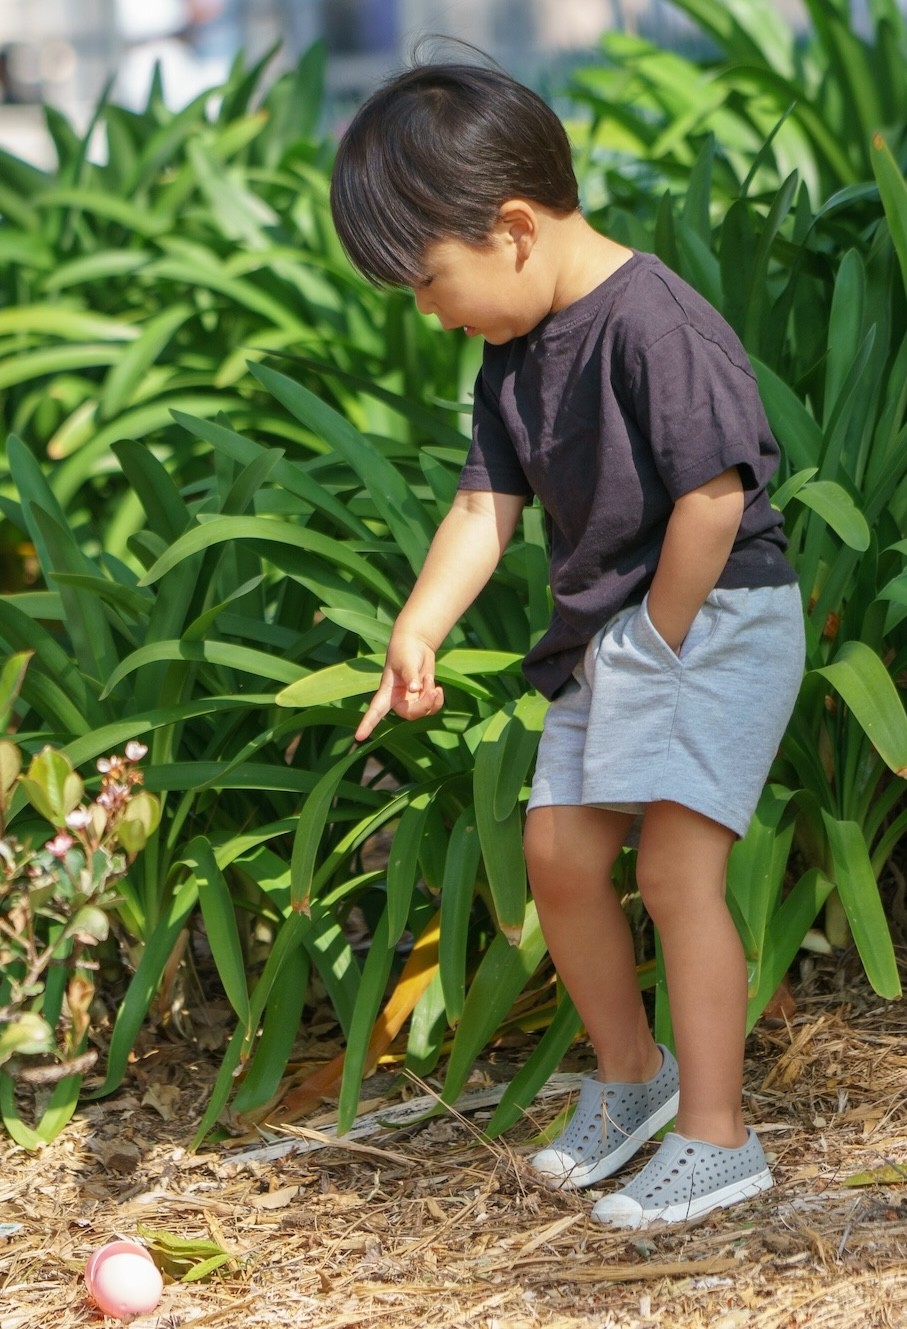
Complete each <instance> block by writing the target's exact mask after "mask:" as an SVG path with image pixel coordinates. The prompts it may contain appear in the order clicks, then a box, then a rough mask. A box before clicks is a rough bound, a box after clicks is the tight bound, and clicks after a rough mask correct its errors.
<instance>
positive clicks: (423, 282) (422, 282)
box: [418, 273, 435, 291]
mask: <svg viewBox="0 0 907 1329" xmlns="http://www.w3.org/2000/svg"><path fill="white" fill-rule="evenodd" d="M434 279H435V278H434V273H431V274H430V275H429V276H427V277H421V278H420V279H419V283H418V285H419V290H420V291H424V290H425V288H426V287H427V286H431V284H432V282H433V281H434Z"/></svg>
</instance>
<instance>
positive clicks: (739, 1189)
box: [592, 1168, 774, 1230]
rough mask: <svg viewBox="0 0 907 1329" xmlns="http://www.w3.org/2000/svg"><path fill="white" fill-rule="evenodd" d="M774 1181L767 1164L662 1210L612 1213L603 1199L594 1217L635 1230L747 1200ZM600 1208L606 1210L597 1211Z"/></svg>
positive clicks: (681, 1220) (595, 1210) (603, 1221)
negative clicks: (750, 1174) (763, 1167)
mask: <svg viewBox="0 0 907 1329" xmlns="http://www.w3.org/2000/svg"><path fill="white" fill-rule="evenodd" d="M773 1185H774V1182H773V1181H772V1174H771V1173H770V1172H769V1170H768V1168H766V1169H765V1170H764V1171H763V1172H757V1173H755V1174H754V1175H753V1176H751V1177H745V1178H744V1179H743V1181H735V1182H733V1183H732V1184H731V1185H730V1186H722V1188H721V1189H720V1190H717V1191H710V1192H709V1194H708V1195H701V1196H700V1197H699V1198H698V1199H697V1200H690V1201H689V1203H687V1204H669V1205H666V1206H665V1207H664V1208H663V1209H658V1210H656V1209H641V1210H640V1211H639V1213H638V1214H632V1213H624V1214H620V1213H615V1214H609V1213H608V1212H607V1209H605V1208H604V1206H605V1205H606V1204H607V1201H606V1200H600V1201H599V1203H598V1204H597V1205H596V1206H595V1208H593V1210H592V1217H593V1218H596V1219H598V1221H599V1222H600V1223H606V1224H608V1226H610V1227H621V1228H633V1229H634V1230H638V1229H640V1228H647V1227H650V1226H651V1225H652V1224H653V1223H685V1222H687V1221H688V1220H689V1219H691V1218H701V1217H702V1216H703V1214H709V1213H711V1212H712V1210H713V1209H727V1208H728V1207H729V1206H730V1205H733V1204H739V1203H740V1202H741V1201H743V1200H752V1199H753V1198H754V1197H755V1196H756V1195H759V1194H760V1193H761V1192H762V1191H767V1190H770V1189H771V1187H772V1186H773ZM599 1210H603V1212H597V1211H599Z"/></svg>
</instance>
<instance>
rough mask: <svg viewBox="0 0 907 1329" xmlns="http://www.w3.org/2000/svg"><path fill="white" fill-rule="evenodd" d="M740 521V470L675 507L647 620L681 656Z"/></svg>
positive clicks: (696, 491)
mask: <svg viewBox="0 0 907 1329" xmlns="http://www.w3.org/2000/svg"><path fill="white" fill-rule="evenodd" d="M742 516H743V485H742V483H741V481H740V474H739V472H738V470H737V468H736V466H733V467H731V469H730V470H728V471H724V472H723V473H722V474H721V475H718V476H716V477H715V479H714V480H710V481H709V482H708V484H705V485H702V486H701V487H700V488H699V489H693V490H691V491H690V493H688V494H684V495H683V497H682V498H679V499H678V500H677V502H676V504H675V505H674V511H673V512H672V513H671V516H670V519H669V520H668V527H667V531H666V532H665V538H664V544H663V545H662V550H661V557H660V558H659V560H658V567H657V568H656V570H655V576H654V578H653V579H652V585H651V587H650V589H649V616H650V617H651V619H652V622H653V624H654V626H655V627H656V628H657V629H658V632H659V633H660V634H661V636H662V637H663V638H664V639H665V641H666V642H667V643H668V645H669V646H670V647H671V649H672V650H674V651H679V650H680V648H681V646H682V645H683V641H684V638H685V637H686V635H687V633H688V632H689V630H690V626H691V624H692V622H693V619H694V618H695V617H696V615H697V614H698V613H699V610H700V609H701V608H702V606H703V603H704V602H705V598H706V596H707V595H708V594H709V592H710V591H711V590H713V589H714V587H715V583H716V582H717V581H718V578H719V577H720V576H721V573H722V571H723V570H724V565H725V564H726V563H727V560H728V556H729V554H730V552H731V549H732V548H733V544H734V541H735V539H736V538H737V532H738V530H739V528H740V520H741V518H742Z"/></svg>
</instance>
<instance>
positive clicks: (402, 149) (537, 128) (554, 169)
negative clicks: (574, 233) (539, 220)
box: [331, 62, 579, 286]
mask: <svg viewBox="0 0 907 1329" xmlns="http://www.w3.org/2000/svg"><path fill="white" fill-rule="evenodd" d="M508 198H525V199H529V200H530V201H531V202H535V203H540V204H543V205H545V206H547V207H549V208H552V209H554V210H555V211H557V212H564V213H569V212H574V211H575V210H576V209H577V208H578V206H579V197H578V192H577V186H576V176H575V175H574V172H573V162H572V158H571V152H570V143H569V141H568V139H567V134H566V132H565V130H564V127H563V125H562V124H561V122H560V120H559V119H558V118H557V116H556V115H555V113H554V111H552V109H551V108H550V107H549V106H548V105H547V103H546V102H544V101H543V100H542V98H541V97H539V96H538V95H537V94H536V93H534V92H532V91H531V90H530V89H529V88H527V87H524V86H523V84H521V83H517V82H516V80H515V79H512V78H511V77H510V76H509V75H508V74H506V73H504V71H503V70H500V69H494V68H486V67H483V66H474V65H469V64H458V63H446V62H441V63H434V62H433V63H428V64H421V65H416V66H414V67H413V68H411V69H407V70H406V71H405V72H404V73H402V74H399V75H397V76H396V77H395V78H393V79H391V80H390V81H389V82H388V83H386V84H385V85H384V86H383V87H381V88H379V89H378V91H377V92H375V93H373V94H372V96H371V97H369V99H368V101H366V102H365V103H364V105H362V106H361V107H360V108H359V110H358V111H357V113H356V115H355V116H354V118H353V120H352V122H351V124H350V126H349V128H348V129H347V131H346V133H345V134H344V135H343V138H342V139H341V142H340V146H339V148H338V151H337V158H336V162H335V165H334V171H333V176H332V180H331V210H332V213H333V217H334V225H335V226H336V228H337V234H338V235H339V237H340V241H341V243H342V245H343V247H344V249H345V250H346V252H347V254H348V255H349V258H350V261H351V262H352V263H353V265H354V266H355V267H357V268H358V269H359V270H360V272H362V273H364V274H365V276H366V277H368V278H369V280H370V281H373V282H375V283H376V284H377V285H390V286H413V285H415V284H417V283H418V281H419V280H420V278H421V276H422V275H424V274H423V272H422V267H421V264H422V259H423V256H424V254H425V252H426V250H427V249H428V247H429V246H430V245H432V244H434V243H435V242H436V241H438V240H442V239H458V240H463V241H466V242H467V243H468V244H473V245H477V246H481V245H483V244H486V243H487V242H488V238H489V235H490V232H491V230H492V228H493V227H494V224H495V221H496V219H497V216H498V211H499V209H500V206H501V204H502V203H503V202H504V201H505V200H506V199H508Z"/></svg>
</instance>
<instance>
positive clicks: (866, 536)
mask: <svg viewBox="0 0 907 1329" xmlns="http://www.w3.org/2000/svg"><path fill="white" fill-rule="evenodd" d="M793 497H794V498H796V500H797V501H798V502H800V503H802V504H803V505H804V507H807V508H811V509H812V511H813V512H817V513H818V514H819V516H820V517H821V518H822V519H823V521H826V522H828V525H829V526H830V527H831V529H832V530H833V531H834V532H835V534H836V535H839V536H840V537H841V539H842V540H843V541H844V543H845V544H846V545H847V546H848V547H849V548H851V549H856V550H857V551H858V552H859V553H862V552H863V551H864V550H866V549H868V548H869V542H870V539H871V536H870V531H869V526H868V525H867V522H866V518H865V517H864V516H863V514H862V512H861V511H860V510H859V508H858V507H857V505H856V504H855V503H854V501H853V499H852V498H851V497H850V495H849V494H848V493H847V491H846V490H845V489H843V488H842V487H841V485H839V484H836V483H835V482H834V481H833V480H811V481H809V482H808V483H806V484H804V485H803V486H802V487H800V488H798V489H797V491H796V493H795V494H794V495H793Z"/></svg>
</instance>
